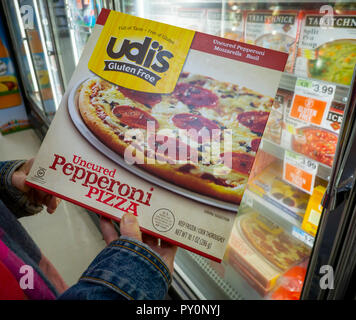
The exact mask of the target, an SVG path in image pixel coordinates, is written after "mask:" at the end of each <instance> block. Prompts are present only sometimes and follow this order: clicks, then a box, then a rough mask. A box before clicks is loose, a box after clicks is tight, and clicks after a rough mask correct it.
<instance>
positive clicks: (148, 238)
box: [142, 233, 158, 248]
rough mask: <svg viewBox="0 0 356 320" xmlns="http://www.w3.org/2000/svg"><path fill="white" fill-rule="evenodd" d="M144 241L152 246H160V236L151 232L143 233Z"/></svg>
mask: <svg viewBox="0 0 356 320" xmlns="http://www.w3.org/2000/svg"><path fill="white" fill-rule="evenodd" d="M142 241H143V242H144V243H146V244H147V245H149V246H150V247H152V248H155V247H157V246H158V238H156V237H153V236H150V235H149V234H146V233H144V234H142Z"/></svg>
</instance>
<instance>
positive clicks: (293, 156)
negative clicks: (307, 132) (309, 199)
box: [283, 150, 318, 194]
mask: <svg viewBox="0 0 356 320" xmlns="http://www.w3.org/2000/svg"><path fill="white" fill-rule="evenodd" d="M317 171H318V163H317V162H315V161H313V160H310V159H308V158H306V157H304V156H302V155H299V154H297V153H294V152H291V151H288V150H285V152H284V162H283V179H284V180H285V181H286V182H288V183H289V184H291V185H293V186H295V187H297V188H298V189H300V190H302V191H304V192H307V193H309V194H311V193H312V192H313V189H314V182H315V176H316V173H317Z"/></svg>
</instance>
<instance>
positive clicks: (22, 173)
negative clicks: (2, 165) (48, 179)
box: [12, 158, 35, 192]
mask: <svg viewBox="0 0 356 320" xmlns="http://www.w3.org/2000/svg"><path fill="white" fill-rule="evenodd" d="M34 160H35V159H34V158H32V159H29V160H27V161H26V162H25V163H24V164H23V165H22V166H21V167H20V168H18V170H16V171H15V172H14V174H13V180H12V181H13V185H14V186H15V187H16V188H17V189H19V190H20V191H22V192H28V191H29V190H30V189H31V188H30V187H29V186H28V185H26V184H25V180H26V178H27V175H28V173H29V172H30V170H31V168H32V165H33V162H34Z"/></svg>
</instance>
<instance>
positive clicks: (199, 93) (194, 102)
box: [173, 83, 219, 108]
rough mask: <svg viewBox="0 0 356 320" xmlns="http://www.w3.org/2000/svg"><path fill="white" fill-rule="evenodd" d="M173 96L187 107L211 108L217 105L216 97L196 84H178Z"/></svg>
mask: <svg viewBox="0 0 356 320" xmlns="http://www.w3.org/2000/svg"><path fill="white" fill-rule="evenodd" d="M173 95H174V96H175V97H176V98H177V99H178V100H179V101H182V102H183V103H185V104H186V105H188V106H194V107H208V108H213V107H215V106H216V105H217V102H218V100H219V98H218V96H217V95H216V94H214V93H213V92H211V91H210V90H208V89H204V88H203V87H201V86H199V85H198V84H196V85H192V84H191V83H178V84H177V86H176V88H175V90H174V92H173Z"/></svg>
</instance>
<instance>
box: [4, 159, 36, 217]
mask: <svg viewBox="0 0 356 320" xmlns="http://www.w3.org/2000/svg"><path fill="white" fill-rule="evenodd" d="M24 163H25V160H13V161H0V198H1V200H2V201H3V202H4V204H5V205H6V207H8V208H9V209H10V210H11V212H12V213H13V214H14V215H15V216H16V217H17V218H21V217H24V216H29V215H33V214H36V213H38V212H40V211H41V210H42V209H43V206H38V205H33V204H32V203H30V201H29V200H28V198H27V195H26V194H24V193H23V192H21V191H19V190H17V189H16V188H15V187H13V186H12V184H11V178H12V175H13V173H14V172H15V171H16V170H17V169H18V168H19V167H20V166H21V165H23V164H24Z"/></svg>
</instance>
